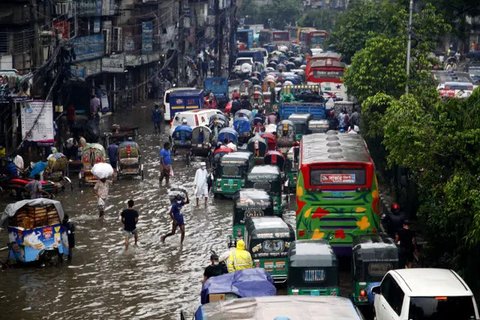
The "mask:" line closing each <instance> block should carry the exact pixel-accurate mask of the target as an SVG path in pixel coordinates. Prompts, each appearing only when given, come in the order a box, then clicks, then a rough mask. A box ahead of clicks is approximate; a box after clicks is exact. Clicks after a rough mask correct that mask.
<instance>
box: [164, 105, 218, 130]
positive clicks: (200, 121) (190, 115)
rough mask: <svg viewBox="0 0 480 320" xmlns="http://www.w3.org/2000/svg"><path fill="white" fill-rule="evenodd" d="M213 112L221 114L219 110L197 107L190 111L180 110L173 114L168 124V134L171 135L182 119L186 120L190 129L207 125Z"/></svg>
mask: <svg viewBox="0 0 480 320" xmlns="http://www.w3.org/2000/svg"><path fill="white" fill-rule="evenodd" d="M214 114H222V115H223V113H222V112H221V111H220V110H216V109H197V110H192V111H182V112H178V113H176V114H175V117H174V118H173V120H172V122H171V124H170V136H172V133H173V131H175V128H176V127H178V126H179V125H181V124H182V123H183V120H184V119H185V120H187V123H186V124H187V125H188V126H189V127H191V128H192V129H193V128H195V127H198V126H208V124H209V121H210V117H211V116H213V115H214Z"/></svg>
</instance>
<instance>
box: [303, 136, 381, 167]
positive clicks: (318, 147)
mask: <svg viewBox="0 0 480 320" xmlns="http://www.w3.org/2000/svg"><path fill="white" fill-rule="evenodd" d="M300 152H301V154H300V163H301V164H312V163H323V162H366V163H372V159H371V158H370V154H369V152H368V149H367V146H366V144H365V141H364V140H363V138H362V137H361V136H360V135H356V134H355V135H354V134H348V133H337V132H336V131H333V132H332V131H329V132H327V133H314V134H309V135H305V136H303V137H302V141H301V148H300Z"/></svg>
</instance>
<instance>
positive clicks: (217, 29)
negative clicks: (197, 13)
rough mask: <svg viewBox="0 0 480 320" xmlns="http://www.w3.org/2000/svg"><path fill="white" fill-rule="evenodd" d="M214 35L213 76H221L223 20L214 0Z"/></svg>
mask: <svg viewBox="0 0 480 320" xmlns="http://www.w3.org/2000/svg"><path fill="white" fill-rule="evenodd" d="M214 9H215V33H216V40H217V48H216V51H217V61H216V64H215V76H217V77H220V76H221V70H222V69H221V68H222V53H223V23H222V21H223V19H222V17H221V16H220V1H219V0H215V7H214Z"/></svg>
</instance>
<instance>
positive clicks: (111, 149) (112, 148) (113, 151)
mask: <svg viewBox="0 0 480 320" xmlns="http://www.w3.org/2000/svg"><path fill="white" fill-rule="evenodd" d="M107 152H108V160H109V161H110V165H111V166H112V168H113V169H114V170H116V169H117V160H118V145H117V144H116V143H114V142H112V143H110V144H109V145H108V147H107Z"/></svg>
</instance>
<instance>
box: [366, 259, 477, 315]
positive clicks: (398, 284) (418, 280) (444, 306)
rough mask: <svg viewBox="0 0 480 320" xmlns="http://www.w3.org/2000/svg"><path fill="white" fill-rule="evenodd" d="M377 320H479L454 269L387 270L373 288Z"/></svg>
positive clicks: (471, 301)
mask: <svg viewBox="0 0 480 320" xmlns="http://www.w3.org/2000/svg"><path fill="white" fill-rule="evenodd" d="M372 291H373V292H374V293H375V300H374V304H373V306H374V310H375V319H376V320H416V319H441V320H443V319H452V320H479V319H480V317H479V314H478V308H477V305H476V303H475V297H474V296H473V293H472V291H471V290H470V288H469V287H468V286H467V284H466V283H465V281H463V279H462V278H460V276H459V275H458V274H456V273H455V271H453V270H448V269H434V268H413V269H398V270H390V271H388V272H387V274H386V275H385V276H384V277H383V279H382V282H381V284H380V286H378V287H374V288H373V289H372Z"/></svg>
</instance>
